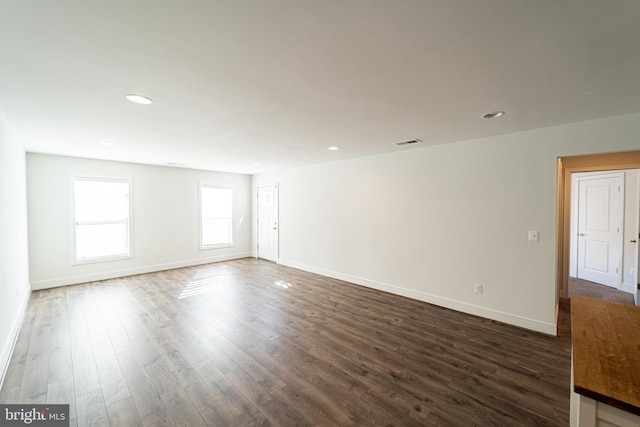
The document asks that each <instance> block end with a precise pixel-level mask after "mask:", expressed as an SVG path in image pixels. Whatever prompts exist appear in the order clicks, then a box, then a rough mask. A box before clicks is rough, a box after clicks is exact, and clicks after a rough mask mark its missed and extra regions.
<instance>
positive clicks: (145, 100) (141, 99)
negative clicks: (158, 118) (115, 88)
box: [126, 93, 153, 105]
mask: <svg viewBox="0 0 640 427" xmlns="http://www.w3.org/2000/svg"><path fill="white" fill-rule="evenodd" d="M126 98H127V99H128V100H129V101H131V102H135V103H136V104H145V105H149V104H153V101H152V100H151V98H149V97H146V96H144V95H138V94H137V93H130V94H129V95H127V97H126Z"/></svg>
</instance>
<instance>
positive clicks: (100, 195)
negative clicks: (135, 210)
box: [74, 177, 131, 261]
mask: <svg viewBox="0 0 640 427" xmlns="http://www.w3.org/2000/svg"><path fill="white" fill-rule="evenodd" d="M129 211H130V208H129V182H128V181H127V180H113V179H99V178H81V177H79V178H76V179H75V180H74V213H75V251H76V253H75V257H76V261H90V260H92V259H105V258H110V257H114V258H115V257H123V256H130V255H131V249H130V248H131V245H130V227H129Z"/></svg>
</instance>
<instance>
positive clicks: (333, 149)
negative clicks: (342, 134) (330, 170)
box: [329, 146, 340, 151]
mask: <svg viewBox="0 0 640 427" xmlns="http://www.w3.org/2000/svg"><path fill="white" fill-rule="evenodd" d="M339 149H340V147H335V146H334V147H329V150H331V151H338V150H339Z"/></svg>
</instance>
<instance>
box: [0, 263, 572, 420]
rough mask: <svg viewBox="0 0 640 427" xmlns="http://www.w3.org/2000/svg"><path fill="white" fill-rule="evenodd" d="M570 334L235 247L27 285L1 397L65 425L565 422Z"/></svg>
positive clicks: (567, 410) (1, 400)
mask: <svg viewBox="0 0 640 427" xmlns="http://www.w3.org/2000/svg"><path fill="white" fill-rule="evenodd" d="M569 369H570V342H569V341H566V340H561V339H557V338H555V337H551V336H546V335H542V334H538V333H535V332H530V331H527V330H523V329H519V328H516V327H511V326H508V325H504V324H500V323H497V322H492V321H489V320H485V319H481V318H478V317H473V316H469V315H465V314H461V313H458V312H455V311H451V310H447V309H443V308H439V307H435V306H432V305H429V304H425V303H421V302H418V301H414V300H410V299H406V298H402V297H398V296H394V295H389V294H385V293H383V292H379V291H376V290H372V289H367V288H363V287H359V286H356V285H352V284H349V283H345V282H341V281H338V280H333V279H329V278H326V277H322V276H317V275H314V274H310V273H305V272H302V271H299V270H295V269H290V268H286V267H282V266H278V265H275V264H273V263H270V262H266V261H259V260H254V259H243V260H237V261H231V262H224V263H218V264H209V265H205V266H199V267H191V268H183V269H178V270H171V271H166V272H160V273H152V274H145V275H139V276H133V277H127V278H123V279H114V280H107V281H102V282H94V283H88V284H84V285H76V286H69V287H64V288H57V289H51V290H45V291H38V292H34V293H33V295H32V299H31V302H30V304H29V307H28V312H27V315H26V318H25V321H24V325H23V327H22V330H21V332H20V336H19V339H18V342H17V346H16V349H15V353H14V356H13V359H12V361H11V364H10V366H9V370H8V373H7V376H6V379H5V383H4V386H3V388H2V390H0V402H2V403H13V402H15V403H18V402H19V403H70V405H71V418H72V419H71V425H72V426H75V425H78V426H90V425H111V426H136V425H144V426H165V425H168V426H172V425H187V426H205V425H209V426H270V425H272V426H294V425H300V426H306V425H309V426H312V425H317V426H331V425H337V426H349V425H354V426H355V425H362V426H386V425H396V426H413V425H415V426H424V425H432V426H494V425H495V426H567V425H568V423H569V380H570V379H569Z"/></svg>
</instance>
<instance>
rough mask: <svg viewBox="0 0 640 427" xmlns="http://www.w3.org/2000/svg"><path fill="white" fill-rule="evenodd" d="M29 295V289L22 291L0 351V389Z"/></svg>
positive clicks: (0, 388)
mask: <svg viewBox="0 0 640 427" xmlns="http://www.w3.org/2000/svg"><path fill="white" fill-rule="evenodd" d="M30 297H31V290H30V289H29V288H27V291H26V292H25V293H24V298H23V299H22V302H21V303H20V307H19V308H18V312H17V313H16V317H15V319H13V324H12V325H11V330H10V331H9V336H8V337H7V340H6V341H5V343H4V345H3V346H2V353H0V369H2V371H0V374H1V375H0V390H2V385H3V384H4V378H5V376H6V375H7V369H8V368H9V363H10V362H11V356H12V355H13V350H14V348H15V347H16V342H17V341H18V335H19V334H20V328H21V327H22V322H23V321H24V315H25V313H26V312H27V305H28V303H29V298H30Z"/></svg>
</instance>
